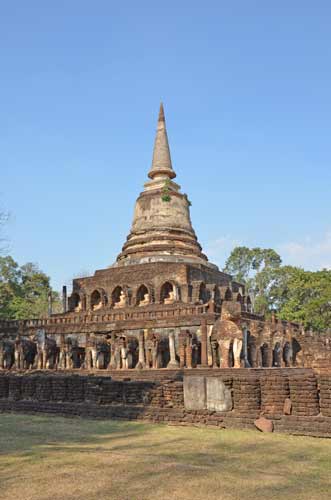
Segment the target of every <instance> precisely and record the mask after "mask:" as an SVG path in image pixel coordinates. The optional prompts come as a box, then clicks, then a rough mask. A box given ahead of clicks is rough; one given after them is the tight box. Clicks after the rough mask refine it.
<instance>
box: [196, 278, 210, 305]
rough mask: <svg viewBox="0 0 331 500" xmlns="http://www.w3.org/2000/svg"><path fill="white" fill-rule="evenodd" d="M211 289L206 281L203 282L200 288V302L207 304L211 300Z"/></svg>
mask: <svg viewBox="0 0 331 500" xmlns="http://www.w3.org/2000/svg"><path fill="white" fill-rule="evenodd" d="M209 298H210V296H209V290H208V289H207V287H206V285H205V283H201V285H200V288H199V302H201V303H202V304H206V303H207V302H208V300H209Z"/></svg>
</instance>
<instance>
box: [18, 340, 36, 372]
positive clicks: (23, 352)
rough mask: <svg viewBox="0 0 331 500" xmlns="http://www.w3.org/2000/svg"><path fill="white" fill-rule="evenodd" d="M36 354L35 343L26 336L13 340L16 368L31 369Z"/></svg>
mask: <svg viewBox="0 0 331 500" xmlns="http://www.w3.org/2000/svg"><path fill="white" fill-rule="evenodd" d="M36 354H37V346H36V343H35V342H33V341H32V340H29V339H26V338H18V339H17V340H15V354H14V358H15V368H16V369H18V370H27V369H31V368H33V366H34V362H35V358H36Z"/></svg>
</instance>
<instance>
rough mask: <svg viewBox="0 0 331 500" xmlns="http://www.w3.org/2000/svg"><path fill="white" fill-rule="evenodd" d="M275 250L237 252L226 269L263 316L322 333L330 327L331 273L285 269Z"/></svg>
mask: <svg viewBox="0 0 331 500" xmlns="http://www.w3.org/2000/svg"><path fill="white" fill-rule="evenodd" d="M281 262H282V261H281V257H280V256H279V255H278V254H277V252H275V251H274V250H272V249H261V248H252V249H250V248H247V247H237V248H235V249H234V250H233V251H232V252H231V254H230V256H229V258H228V260H227V261H226V265H225V268H224V271H225V272H228V273H229V274H231V275H232V276H233V277H234V279H236V280H237V281H239V282H242V283H244V284H245V285H246V289H247V290H248V291H249V292H250V294H251V295H253V298H254V309H255V311H256V312H257V313H260V314H266V315H268V314H270V313H271V311H276V312H277V314H278V316H279V317H280V318H281V319H284V320H288V321H294V322H298V323H301V324H303V325H304V326H305V328H307V329H310V328H311V329H313V330H314V331H318V332H323V331H325V330H327V329H328V328H330V327H331V270H327V269H323V270H321V271H316V272H312V271H305V270H304V269H302V268H299V267H294V266H282V265H281Z"/></svg>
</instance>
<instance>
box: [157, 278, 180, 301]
mask: <svg viewBox="0 0 331 500" xmlns="http://www.w3.org/2000/svg"><path fill="white" fill-rule="evenodd" d="M160 298H161V302H162V303H163V304H172V303H174V302H175V300H176V299H175V289H174V286H173V284H172V283H170V282H169V281H166V283H164V284H163V285H162V287H161V293H160Z"/></svg>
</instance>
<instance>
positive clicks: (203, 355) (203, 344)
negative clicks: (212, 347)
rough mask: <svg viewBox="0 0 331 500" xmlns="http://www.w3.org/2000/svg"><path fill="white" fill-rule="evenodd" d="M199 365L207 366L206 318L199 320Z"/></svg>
mask: <svg viewBox="0 0 331 500" xmlns="http://www.w3.org/2000/svg"><path fill="white" fill-rule="evenodd" d="M200 331H201V367H202V368H208V344H207V342H208V329H207V320H206V319H202V320H201V327H200Z"/></svg>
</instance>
